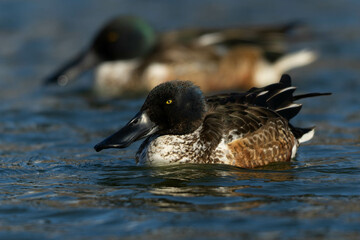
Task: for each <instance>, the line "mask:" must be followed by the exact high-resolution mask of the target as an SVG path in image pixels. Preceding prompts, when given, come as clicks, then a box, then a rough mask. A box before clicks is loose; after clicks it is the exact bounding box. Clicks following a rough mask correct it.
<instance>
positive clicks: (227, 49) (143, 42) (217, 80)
mask: <svg viewBox="0 0 360 240" xmlns="http://www.w3.org/2000/svg"><path fill="white" fill-rule="evenodd" d="M296 27H297V25H296V24H293V23H290V24H287V25H283V26H273V27H267V28H264V27H263V28H260V27H259V28H255V27H253V28H229V29H220V30H219V29H184V30H175V31H169V32H164V33H160V34H157V33H155V31H154V30H153V28H152V27H151V26H150V25H149V24H148V23H146V22H145V21H143V20H141V19H140V18H137V17H134V16H121V17H117V18H115V19H113V20H111V21H110V22H108V23H107V24H106V25H105V26H104V28H102V29H101V30H100V31H99V33H98V34H97V35H96V36H95V38H94V40H93V42H92V44H91V45H90V47H89V48H88V49H86V50H85V51H84V52H82V53H81V54H80V55H78V56H77V57H76V58H74V59H73V60H72V61H70V62H69V63H67V64H65V65H64V66H63V67H62V68H60V69H59V70H58V71H56V72H55V73H54V74H52V75H51V76H50V77H49V78H47V79H46V81H45V83H47V84H51V83H57V84H59V85H61V86H65V85H67V84H68V83H69V82H71V81H73V80H74V79H76V78H77V77H78V76H79V75H81V74H82V73H83V72H85V71H87V70H90V69H92V68H96V73H95V91H96V92H97V93H98V94H99V95H100V96H104V97H115V96H122V95H127V94H134V93H148V92H149V91H150V90H151V89H152V88H154V87H155V86H157V85H158V84H160V83H163V82H166V81H170V80H172V79H191V80H192V81H193V82H195V83H196V84H197V85H198V86H200V87H201V89H202V90H203V91H204V92H212V91H219V90H224V89H239V88H240V89H248V88H250V87H253V86H257V87H261V86H264V85H267V84H271V83H275V82H276V81H277V80H278V79H279V78H280V76H281V74H282V73H284V72H287V71H288V70H290V69H293V68H296V67H300V66H303V65H306V64H308V63H311V62H312V61H314V59H315V58H316V54H315V53H314V52H312V51H309V50H301V51H298V52H294V53H287V52H286V51H285V47H284V45H285V35H286V34H287V33H288V32H290V31H291V30H293V29H294V28H296Z"/></svg>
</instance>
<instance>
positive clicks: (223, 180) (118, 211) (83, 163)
mask: <svg viewBox="0 0 360 240" xmlns="http://www.w3.org/2000/svg"><path fill="white" fill-rule="evenodd" d="M359 10H360V2H359V1H357V0H343V1H340V0H328V1H314V0H311V1H310V0H302V1H287V0H282V1H280V0H279V1H277V0H275V1H268V0H257V1H253V0H243V1H236V0H221V1H208V0H207V1H205V0H199V1H193V0H184V1H167V0H159V1H146V0H142V1H141V0H121V1H117V0H103V1H95V0H86V1H85V0H77V1H63V0H37V1H26V0H2V1H0V101H1V104H0V239H42V238H48V239H70V238H71V239H84V238H86V239H100V238H101V239H115V238H128V239H135V238H136V239H149V238H158V239H160V238H165V237H166V238H173V239H190V238H191V239H216V238H220V237H221V238H228V239H230V238H240V237H243V238H246V239H303V238H311V239H359V238H360V227H359V226H360V205H359V200H360V187H359V186H360V178H359V174H360V164H359V156H360V151H359V144H360V121H359V120H360V111H359V97H358V95H359V93H360V86H359V78H360V28H359V25H360V15H359ZM118 14H135V15H139V16H142V17H143V18H144V19H146V20H148V21H149V22H150V23H151V24H152V25H154V26H156V28H157V29H158V30H167V29H173V28H180V27H193V26H204V27H209V26H210V27H212V26H217V27H221V26H229V25H231V26H234V25H239V24H240V25H258V24H260V25H263V24H275V23H284V22H288V21H291V20H303V21H304V22H306V23H307V24H308V25H309V26H310V29H311V31H312V37H311V38H310V39H308V40H307V41H302V42H294V43H292V44H291V45H290V48H291V49H298V48H303V47H308V48H310V49H315V50H317V51H318V52H319V53H320V58H319V60H318V61H317V62H316V63H314V64H312V65H311V66H308V67H305V68H301V69H297V70H293V71H292V72H291V74H292V76H293V78H294V83H295V85H297V86H298V91H299V92H307V91H331V92H333V93H334V94H333V96H331V97H323V98H318V99H311V100H304V101H303V102H304V108H303V110H302V114H301V116H299V117H297V118H296V119H295V121H294V122H295V123H296V124H297V125H301V126H311V125H313V124H316V125H317V134H316V137H315V138H314V140H313V141H312V142H311V143H307V144H305V145H304V146H303V147H301V148H300V150H299V153H298V155H297V157H296V160H295V161H293V162H291V163H289V164H282V165H278V166H275V167H268V168H264V169H257V170H243V169H238V168H234V167H228V166H176V167H166V168H158V169H151V168H147V167H138V166H136V165H135V162H134V154H135V152H136V149H137V147H138V146H139V144H135V145H133V146H131V147H130V148H128V149H124V150H109V151H105V152H101V153H95V152H94V151H93V149H92V146H93V145H94V144H95V143H96V142H98V141H99V140H101V139H102V138H103V137H105V136H107V135H108V134H109V133H111V132H113V131H114V130H115V129H117V128H119V127H120V126H121V125H123V124H124V123H125V122H126V121H127V120H128V119H129V117H130V116H132V115H133V114H134V113H135V112H136V111H137V109H138V108H139V107H140V106H141V104H142V101H143V99H137V100H134V99H133V100H125V99H123V100H121V99H120V100H113V101H110V102H109V101H100V100H97V99H96V98H94V95H92V94H91V93H89V92H88V91H85V90H84V89H86V87H87V86H89V85H91V77H92V76H91V75H89V74H88V75H86V76H84V77H83V78H82V81H80V82H78V83H77V84H74V85H72V86H70V87H69V88H66V89H46V88H42V87H40V85H41V81H42V80H43V78H44V77H46V76H47V75H48V74H50V73H51V71H54V70H55V69H56V68H57V67H58V66H59V65H60V64H62V63H63V62H64V61H66V60H68V59H69V58H70V57H72V56H73V55H74V54H75V53H77V52H78V51H80V50H81V49H83V48H85V47H86V46H87V44H88V43H89V41H90V39H91V37H92V36H93V34H94V33H95V32H96V31H97V29H98V28H99V27H100V26H101V25H102V24H103V23H104V22H105V21H106V20H108V19H109V18H111V17H113V16H116V15H118Z"/></svg>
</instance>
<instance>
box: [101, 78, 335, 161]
mask: <svg viewBox="0 0 360 240" xmlns="http://www.w3.org/2000/svg"><path fill="white" fill-rule="evenodd" d="M295 89H296V88H295V87H293V86H291V79H290V77H289V76H288V75H283V76H282V78H281V80H280V82H279V83H275V84H271V85H268V86H266V87H263V88H252V89H250V90H249V91H247V92H245V93H230V94H220V95H214V96H210V97H204V96H203V94H202V92H201V91H200V89H199V88H198V87H197V86H195V85H193V83H191V82H189V81H171V82H166V83H162V84H160V85H159V86H157V87H155V88H154V89H153V90H152V91H151V92H150V93H149V95H148V97H147V99H146V100H145V103H144V105H143V106H142V108H141V110H140V112H139V113H138V114H136V115H135V117H134V118H133V119H131V120H130V122H128V123H127V124H126V125H125V126H124V127H123V128H122V129H120V130H119V131H118V132H116V133H115V134H113V135H112V136H110V137H108V138H107V139H105V140H104V141H102V142H101V143H99V144H97V145H96V146H95V150H96V151H101V150H103V149H106V148H125V147H127V146H129V145H130V144H131V143H133V142H135V141H137V140H139V139H142V138H146V140H145V141H144V142H143V143H142V145H141V146H140V148H139V150H138V152H137V154H136V159H137V162H139V163H147V164H149V165H166V164H178V163H207V164H229V165H234V166H238V167H244V168H253V167H258V166H263V165H266V164H269V163H272V162H285V161H290V159H291V158H293V157H294V156H295V153H296V150H297V147H298V146H299V144H300V143H302V142H304V141H308V140H310V139H311V138H312V137H313V135H314V128H297V127H294V126H292V125H291V124H290V123H289V120H290V119H291V118H293V117H294V116H295V115H296V114H297V113H298V112H299V111H300V109H301V106H302V105H301V104H296V103H294V101H296V100H298V99H301V98H306V97H314V96H320V95H328V94H329V93H310V94H304V95H297V96H293V93H294V91H295Z"/></svg>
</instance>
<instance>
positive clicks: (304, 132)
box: [289, 124, 315, 143]
mask: <svg viewBox="0 0 360 240" xmlns="http://www.w3.org/2000/svg"><path fill="white" fill-rule="evenodd" d="M289 126H290V129H291V132H292V133H293V134H294V136H295V138H296V139H297V140H298V142H299V143H303V142H307V141H309V140H311V139H312V138H313V137H314V134H315V127H311V128H298V127H294V126H292V125H291V124H289Z"/></svg>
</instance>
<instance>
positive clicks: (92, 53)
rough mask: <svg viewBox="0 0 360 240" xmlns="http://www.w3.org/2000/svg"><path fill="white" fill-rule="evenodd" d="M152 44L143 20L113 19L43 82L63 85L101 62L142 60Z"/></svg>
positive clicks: (148, 29) (153, 34)
mask: <svg viewBox="0 0 360 240" xmlns="http://www.w3.org/2000/svg"><path fill="white" fill-rule="evenodd" d="M155 43H156V34H155V32H154V30H153V29H152V28H151V27H150V26H149V25H148V24H147V23H146V22H145V21H143V20H142V19H140V18H137V17H134V16H121V17H117V18H115V19H113V20H111V21H109V22H108V23H107V24H106V25H105V26H104V27H103V28H102V29H101V30H100V31H99V32H98V34H97V35H96V36H95V38H94V40H93V42H92V44H91V45H90V48H88V49H87V50H86V51H84V52H82V53H81V54H80V55H78V56H77V57H76V58H74V59H73V60H72V61H70V62H68V63H67V64H65V65H64V66H63V67H62V68H60V69H59V70H58V71H57V72H55V73H54V74H53V75H52V76H50V77H49V78H48V79H46V80H45V83H47V84H51V83H58V84H59V85H62V86H63V85H66V84H67V83H68V82H70V81H72V80H74V79H76V78H77V77H78V76H79V75H80V74H82V73H83V72H85V71H86V70H89V69H91V68H94V67H95V66H97V65H98V64H100V63H102V62H105V61H115V60H131V59H135V58H138V57H143V56H145V55H146V54H147V53H148V52H150V51H151V50H152V48H153V47H154V46H155Z"/></svg>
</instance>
